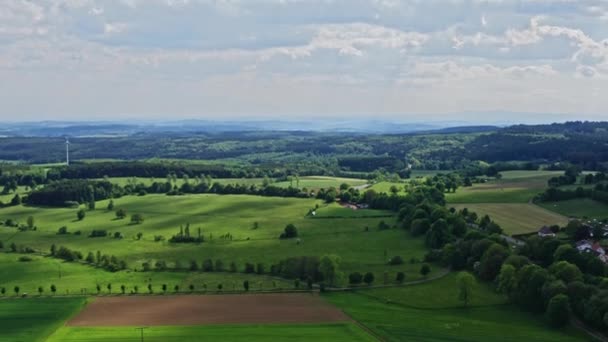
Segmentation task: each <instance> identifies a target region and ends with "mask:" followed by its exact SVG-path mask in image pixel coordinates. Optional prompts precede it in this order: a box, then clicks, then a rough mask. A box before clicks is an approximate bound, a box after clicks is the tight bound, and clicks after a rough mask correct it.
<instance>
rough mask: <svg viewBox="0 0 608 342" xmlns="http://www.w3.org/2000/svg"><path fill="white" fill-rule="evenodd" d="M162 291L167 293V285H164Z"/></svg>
mask: <svg viewBox="0 0 608 342" xmlns="http://www.w3.org/2000/svg"><path fill="white" fill-rule="evenodd" d="M162 289H163V293H167V284H163V286H162Z"/></svg>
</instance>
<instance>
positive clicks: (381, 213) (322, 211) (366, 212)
mask: <svg viewBox="0 0 608 342" xmlns="http://www.w3.org/2000/svg"><path fill="white" fill-rule="evenodd" d="M315 213H316V215H315V216H314V217H312V216H310V218H340V217H341V218H366V217H367V218H369V217H383V218H388V219H387V220H391V218H392V217H393V216H395V213H393V212H390V211H388V210H372V209H357V210H353V209H351V208H345V207H342V206H341V205H340V204H338V203H331V204H329V205H322V206H321V207H319V209H318V210H316V211H315Z"/></svg>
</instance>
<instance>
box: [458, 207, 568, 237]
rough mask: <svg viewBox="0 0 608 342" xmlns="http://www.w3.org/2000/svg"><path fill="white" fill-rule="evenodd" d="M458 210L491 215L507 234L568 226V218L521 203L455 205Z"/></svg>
mask: <svg viewBox="0 0 608 342" xmlns="http://www.w3.org/2000/svg"><path fill="white" fill-rule="evenodd" d="M453 207H454V208H456V209H457V210H461V209H463V208H468V209H469V210H470V211H473V212H475V213H477V215H479V216H480V217H481V216H482V215H489V216H490V217H491V218H492V219H493V220H494V221H496V223H498V224H499V225H500V226H501V227H502V229H503V230H504V232H505V234H508V235H514V234H526V233H533V232H536V231H538V230H539V229H540V228H541V227H543V226H552V225H555V224H557V225H559V226H565V225H566V224H568V218H567V217H565V216H562V215H559V214H556V213H554V212H551V211H548V210H546V209H544V208H541V207H538V206H536V205H534V204H527V203H526V204H521V203H471V204H457V205H453Z"/></svg>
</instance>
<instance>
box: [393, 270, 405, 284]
mask: <svg viewBox="0 0 608 342" xmlns="http://www.w3.org/2000/svg"><path fill="white" fill-rule="evenodd" d="M395 280H396V281H397V282H398V283H403V281H405V273H403V272H397V278H395Z"/></svg>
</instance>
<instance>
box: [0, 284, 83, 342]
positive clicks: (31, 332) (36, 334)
mask: <svg viewBox="0 0 608 342" xmlns="http://www.w3.org/2000/svg"><path fill="white" fill-rule="evenodd" d="M3 274H5V273H3ZM85 302H86V300H85V299H84V298H30V299H11V300H6V299H5V300H0V341H1V342H16V341H23V342H38V341H40V342H42V341H46V340H47V338H48V337H49V336H50V335H51V334H52V333H53V332H54V331H55V330H56V329H57V328H59V327H60V326H61V325H63V324H64V322H65V321H66V320H67V319H68V318H70V317H71V316H72V315H74V314H76V313H77V312H78V311H79V310H80V309H81V308H82V307H83V306H84V304H85Z"/></svg>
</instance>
